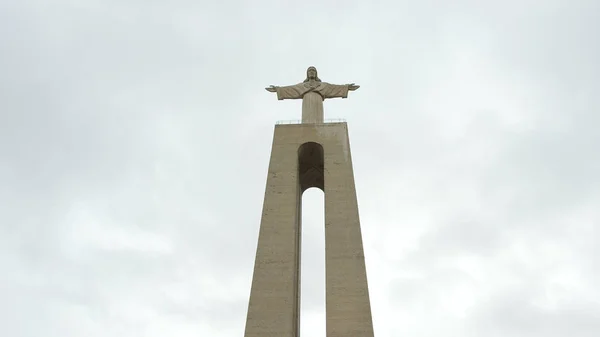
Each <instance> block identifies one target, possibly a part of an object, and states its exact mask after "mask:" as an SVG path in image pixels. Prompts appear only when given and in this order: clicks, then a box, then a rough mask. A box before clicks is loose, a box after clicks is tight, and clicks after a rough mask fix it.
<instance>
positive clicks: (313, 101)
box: [265, 67, 359, 124]
mask: <svg viewBox="0 0 600 337" xmlns="http://www.w3.org/2000/svg"><path fill="white" fill-rule="evenodd" d="M358 88H359V86H358V85H355V84H354V83H352V84H341V85H340V84H329V83H326V82H321V80H320V79H319V77H318V76H317V68H315V67H308V69H307V70H306V79H305V80H304V82H302V83H298V84H295V85H289V86H285V87H277V86H274V85H272V86H270V87H268V88H265V89H267V91H270V92H276V93H277V99H279V100H282V99H300V98H302V123H310V124H315V123H323V101H324V100H325V99H326V98H337V97H341V98H346V97H348V91H354V90H356V89H358Z"/></svg>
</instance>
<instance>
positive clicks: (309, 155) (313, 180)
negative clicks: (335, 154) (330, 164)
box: [298, 142, 325, 193]
mask: <svg viewBox="0 0 600 337" xmlns="http://www.w3.org/2000/svg"><path fill="white" fill-rule="evenodd" d="M324 169H325V157H324V152H323V146H322V145H321V144H318V143H314V142H308V143H304V144H302V145H300V148H299V149H298V176H299V181H300V190H301V192H300V193H302V192H304V191H306V190H307V189H309V188H311V187H317V188H319V189H320V190H321V191H323V189H324V188H325V176H324V174H323V171H324Z"/></svg>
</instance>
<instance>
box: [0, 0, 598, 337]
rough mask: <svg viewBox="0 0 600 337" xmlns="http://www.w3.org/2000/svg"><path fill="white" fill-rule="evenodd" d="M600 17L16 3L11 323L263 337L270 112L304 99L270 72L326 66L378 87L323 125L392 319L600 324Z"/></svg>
mask: <svg viewBox="0 0 600 337" xmlns="http://www.w3.org/2000/svg"><path fill="white" fill-rule="evenodd" d="M484 3H485V4H484ZM598 32H600V2H599V1H597V0H590V1H584V0H574V1H567V0H563V1H556V0H544V1H542V0H519V1H516V0H514V1H513V0H505V1H494V2H492V1H474V0H473V1H466V0H462V1H458V0H457V1H445V0H438V1H431V0H430V1H427V0H425V1H394V0H389V1H377V0H373V1H365V0H361V1H353V0H344V1H341V0H339V1H331V0H328V1H323V0H321V1H310V0H308V1H295V2H291V1H281V0H269V1H257V0H254V1H249V0H248V1H241V0H237V1H222V2H221V1H203V0H170V1H157V0H144V1H141V0H104V1H100V0H53V1H47V0H24V1H19V0H3V1H0V270H1V272H0V330H2V335H4V336H10V337H39V336H44V337H55V336H56V337H59V336H60V337H95V336H102V337H104V336H123V337H137V336H143V337H155V336H156V337H159V336H160V337H165V336H178V337H187V336H190V337H191V336H194V337H198V336H210V337H241V336H243V332H244V325H245V318H246V310H247V304H248V303H247V302H248V296H249V294H250V282H251V277H252V268H253V264H254V254H255V250H256V241H257V237H258V228H259V224H260V215H261V211H262V202H263V193H264V188H265V182H266V177H267V166H268V162H269V154H270V150H271V142H272V137H273V125H274V124H275V122H276V121H277V120H291V119H299V118H300V114H301V102H300V101H277V99H276V96H275V95H274V94H272V93H269V92H266V91H265V90H264V88H265V87H267V86H269V85H271V84H273V85H287V84H295V83H297V82H300V81H302V80H303V79H304V78H305V76H306V68H307V67H308V66H309V65H314V66H316V67H317V69H318V70H319V77H320V78H321V79H322V80H323V81H326V82H330V83H335V84H344V83H352V82H355V83H357V84H359V85H360V86H361V87H360V89H359V90H358V91H355V92H352V93H350V95H349V98H348V99H344V100H342V99H335V100H328V101H327V102H325V116H326V118H345V119H346V120H347V121H348V125H349V132H350V141H351V147H352V158H353V160H354V169H355V179H356V187H357V192H358V201H359V205H360V215H361V224H362V228H363V237H364V243H365V255H366V261H367V270H368V278H369V286H370V292H371V300H372V312H373V320H374V326H375V333H376V336H379V337H395V336H399V337H400V336H411V337H429V336H431V337H433V336H435V337H438V336H448V337H454V336H456V337H458V336H460V337H465V336H466V337H479V336H481V337H484V336H485V337H495V336H498V337H506V336H511V337H521V336H527V337H542V336H543V337H564V336H576V337H579V336H581V337H587V336H599V335H600V288H599V287H598V284H600V231H599V225H600V206H599V205H600V132H599V131H598V128H599V125H600V117H599V113H600V94H599V92H600V61H599V60H600V38H599V37H598ZM322 202H323V194H322V192H321V191H319V190H314V189H311V190H309V191H307V192H306V194H305V195H304V204H305V205H304V211H305V212H304V223H305V230H304V232H305V234H304V235H305V236H304V243H303V250H304V253H305V255H304V257H303V260H302V261H303V266H302V268H303V272H302V273H303V282H304V283H303V288H302V289H303V290H302V296H303V298H302V301H303V302H302V303H303V305H302V337H325V327H324V324H325V321H324V269H323V268H324V252H323V249H324V243H323V242H324V238H323V205H322ZM349 337H350V336H349ZM351 337H354V336H351ZM357 337H358V336H357Z"/></svg>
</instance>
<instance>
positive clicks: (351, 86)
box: [348, 83, 360, 91]
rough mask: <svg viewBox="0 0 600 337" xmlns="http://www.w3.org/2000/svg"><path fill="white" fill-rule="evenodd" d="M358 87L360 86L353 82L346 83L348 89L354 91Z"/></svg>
mask: <svg viewBox="0 0 600 337" xmlns="http://www.w3.org/2000/svg"><path fill="white" fill-rule="evenodd" d="M358 88H360V85H356V84H354V83H351V84H348V90H350V91H354V90H356V89H358Z"/></svg>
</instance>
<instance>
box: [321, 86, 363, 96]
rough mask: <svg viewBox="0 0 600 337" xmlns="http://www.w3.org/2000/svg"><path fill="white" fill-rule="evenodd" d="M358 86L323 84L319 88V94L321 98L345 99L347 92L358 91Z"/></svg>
mask: <svg viewBox="0 0 600 337" xmlns="http://www.w3.org/2000/svg"><path fill="white" fill-rule="evenodd" d="M358 88H359V86H358V85H355V84H354V83H352V84H329V83H323V84H322V85H321V87H320V88H319V92H320V93H321V95H322V96H323V98H337V97H341V98H347V97H348V91H354V90H356V89H358Z"/></svg>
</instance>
